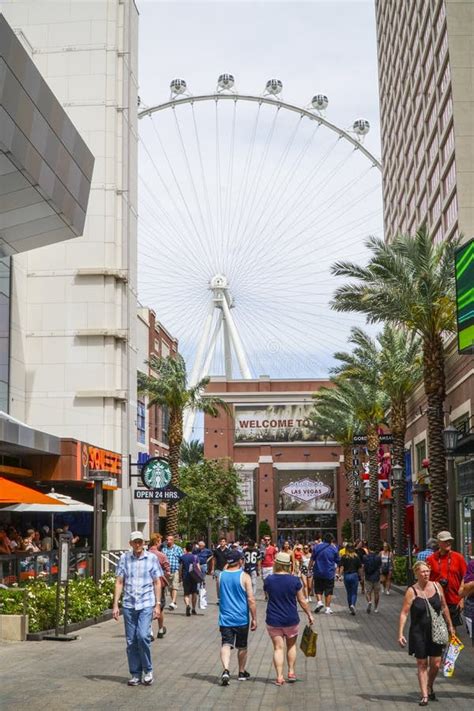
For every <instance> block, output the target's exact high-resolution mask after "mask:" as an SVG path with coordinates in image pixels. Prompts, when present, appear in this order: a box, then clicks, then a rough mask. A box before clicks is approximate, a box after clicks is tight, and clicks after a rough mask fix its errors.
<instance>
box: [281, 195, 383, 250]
mask: <svg viewBox="0 0 474 711" xmlns="http://www.w3.org/2000/svg"><path fill="white" fill-rule="evenodd" d="M377 189H378V188H377V186H375V187H374V188H371V189H369V190H368V191H366V193H363V194H362V195H361V196H357V197H356V198H355V199H354V200H353V201H352V202H349V203H347V204H345V206H344V207H343V209H342V210H340V211H339V212H338V213H337V214H335V215H334V216H333V218H332V219H329V220H328V219H325V218H323V217H318V229H324V228H326V227H328V226H329V225H331V224H333V223H334V222H337V220H339V219H341V218H342V217H343V216H344V215H345V214H346V213H347V212H350V210H351V209H352V207H354V205H356V204H357V203H359V202H361V201H362V200H364V199H365V198H366V197H368V196H369V195H370V194H371V193H372V192H374V191H375V190H377ZM313 231H314V217H313V219H311V222H309V223H308V224H307V225H306V226H305V227H304V228H303V229H302V230H300V231H299V232H296V233H291V234H290V235H289V236H287V237H286V240H285V241H284V242H282V243H281V244H280V249H283V250H285V249H287V248H290V247H291V246H292V245H293V246H295V244H296V243H297V242H298V240H300V241H304V242H306V236H307V233H308V232H313ZM323 234H324V233H323ZM315 249H316V250H317V249H320V245H319V247H318V248H315ZM311 253H312V252H311V250H310V251H308V252H306V254H305V255H302V258H307V256H308V254H311Z"/></svg>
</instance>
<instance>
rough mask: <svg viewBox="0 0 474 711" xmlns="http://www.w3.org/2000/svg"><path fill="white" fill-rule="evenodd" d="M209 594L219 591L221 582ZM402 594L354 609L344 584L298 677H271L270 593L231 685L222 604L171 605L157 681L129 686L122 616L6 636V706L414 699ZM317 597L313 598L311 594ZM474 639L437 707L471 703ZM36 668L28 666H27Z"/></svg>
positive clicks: (313, 709)
mask: <svg viewBox="0 0 474 711" xmlns="http://www.w3.org/2000/svg"><path fill="white" fill-rule="evenodd" d="M209 597H210V600H211V603H212V600H214V599H215V592H214V588H213V586H212V587H211V586H209ZM401 601H402V600H401V596H400V595H397V594H393V595H391V596H389V597H388V596H385V597H383V599H382V601H381V612H380V614H379V615H374V614H372V615H367V613H366V612H365V604H364V601H363V600H360V601H359V607H358V614H357V615H356V616H355V617H352V616H350V615H349V614H348V612H347V609H346V607H345V594H344V589H343V587H342V586H341V585H337V586H336V598H335V603H334V610H335V614H334V615H332V616H331V617H330V616H327V615H324V614H320V615H318V616H316V623H315V628H316V630H317V631H318V634H319V639H318V654H317V657H316V659H306V658H304V657H303V655H302V654H301V652H299V654H298V661H297V674H298V677H299V679H300V681H298V682H297V683H296V684H294V685H287V686H285V687H283V688H278V687H276V686H274V685H273V683H272V682H273V680H274V678H275V672H274V670H273V666H272V653H271V643H270V640H269V638H268V635H267V632H266V629H265V624H264V613H265V605H264V602H263V600H262V599H260V600H259V601H258V614H259V626H258V629H257V630H256V631H255V632H253V633H250V635H249V639H250V643H249V645H250V646H249V660H248V665H247V667H248V670H249V672H250V673H251V675H252V678H251V679H250V680H249V681H247V682H238V681H237V679H236V678H235V677H236V672H237V660H236V654H235V652H234V653H233V659H232V666H231V673H232V675H233V678H232V680H231V683H230V685H229V687H227V688H225V689H224V688H222V687H221V686H220V685H219V683H218V680H219V677H220V674H221V665H220V660H219V649H220V635H219V631H218V628H217V616H218V608H217V606H216V605H215V604H210V606H209V608H208V609H207V610H206V612H205V613H202V614H199V615H198V616H197V617H193V618H186V616H185V615H184V606H183V605H182V601H181V600H180V607H179V608H178V610H177V611H176V612H173V613H171V612H167V613H166V626H167V628H168V631H169V633H168V634H167V635H166V636H165V638H164V639H163V640H157V641H155V642H154V643H153V645H152V654H153V659H154V665H155V679H156V682H155V684H154V685H153V686H152V687H150V688H145V687H138V688H133V689H132V688H129V687H127V686H126V681H127V679H128V669H127V663H126V655H125V638H124V632H123V622H122V621H120V622H119V623H116V622H113V621H110V622H107V623H102V624H100V625H97V626H96V627H91V628H88V629H85V630H83V631H81V633H80V634H81V638H80V639H79V640H77V641H75V642H70V643H66V644H65V643H59V642H26V643H7V644H3V645H0V708H1V709H2V711H3V708H5V709H8V711H41V710H42V709H48V711H64V707H65V705H66V706H67V708H68V711H76V710H77V711H86V710H87V711H88V709H94V710H95V711H102V710H104V711H106V710H107V711H108V709H109V708H114V709H122V708H123V709H125V708H126V709H128V710H129V709H130V708H131V707H132V708H134V707H137V708H140V711H148V709H153V710H154V711H155V710H156V708H166V711H194V710H195V709H196V710H197V709H199V711H201V710H202V711H214V710H217V709H219V711H222V709H227V708H236V709H243V710H244V711H270V710H271V711H296V710H297V711H337V709H344V711H348V709H349V711H367V710H369V711H370V709H374V711H375V710H377V711H378V710H379V709H380V708H383V707H385V706H388V705H390V708H393V709H395V711H396V710H397V709H400V711H406V710H408V709H413V708H414V706H415V705H416V702H417V700H418V690H417V680H416V664H415V661H414V660H413V659H412V658H410V657H409V656H408V654H407V652H406V651H404V650H401V649H399V648H398V646H397V643H396V633H397V620H398V615H399V611H400V607H401ZM313 606H314V604H313ZM473 660H474V654H473V651H472V648H470V647H469V648H467V649H466V650H464V652H463V653H462V655H461V657H460V659H459V663H458V666H457V668H456V674H455V677H454V678H453V679H443V678H440V679H439V682H438V683H437V693H438V696H439V698H440V701H441V703H440V704H439V707H440V708H442V707H443V702H444V705H446V704H451V703H452V704H453V706H455V708H456V711H457V709H468V708H469V709H471V711H472V708H473V704H472V698H473V689H474V686H473V681H474V678H473ZM25 669H27V670H28V674H27V675H26V676H25V672H24V670H25Z"/></svg>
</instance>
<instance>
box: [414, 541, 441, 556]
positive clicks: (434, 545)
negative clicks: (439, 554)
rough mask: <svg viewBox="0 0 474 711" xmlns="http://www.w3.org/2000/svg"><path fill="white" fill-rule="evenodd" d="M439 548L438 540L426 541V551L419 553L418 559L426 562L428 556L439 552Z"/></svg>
mask: <svg viewBox="0 0 474 711" xmlns="http://www.w3.org/2000/svg"><path fill="white" fill-rule="evenodd" d="M438 547H439V546H438V541H437V540H436V538H428V540H427V541H426V548H425V550H424V551H420V552H419V553H417V554H416V559H417V560H422V561H426V559H427V558H428V556H430V555H433V553H434V552H435V551H437V550H438Z"/></svg>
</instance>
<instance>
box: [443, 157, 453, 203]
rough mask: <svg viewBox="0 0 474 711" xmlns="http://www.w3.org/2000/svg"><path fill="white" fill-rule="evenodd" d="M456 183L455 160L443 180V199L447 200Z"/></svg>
mask: <svg viewBox="0 0 474 711" xmlns="http://www.w3.org/2000/svg"><path fill="white" fill-rule="evenodd" d="M455 183H456V163H455V161H454V160H453V162H452V163H451V165H450V166H449V170H448V172H447V173H446V175H445V176H444V178H443V198H446V197H447V196H448V195H449V193H450V192H451V190H452V189H453V187H454V185H455Z"/></svg>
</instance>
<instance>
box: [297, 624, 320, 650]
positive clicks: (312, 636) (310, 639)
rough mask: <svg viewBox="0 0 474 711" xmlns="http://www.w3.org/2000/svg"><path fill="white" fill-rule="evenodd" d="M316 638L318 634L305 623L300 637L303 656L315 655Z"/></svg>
mask: <svg viewBox="0 0 474 711" xmlns="http://www.w3.org/2000/svg"><path fill="white" fill-rule="evenodd" d="M317 640H318V634H317V632H315V631H314V630H313V628H312V627H311V626H310V625H306V627H305V628H304V630H303V636H302V637H301V642H300V649H301V651H302V652H303V654H304V655H305V657H315V656H316V642H317Z"/></svg>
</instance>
